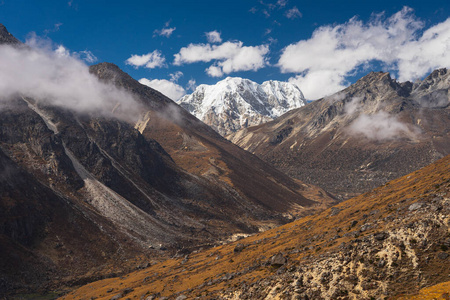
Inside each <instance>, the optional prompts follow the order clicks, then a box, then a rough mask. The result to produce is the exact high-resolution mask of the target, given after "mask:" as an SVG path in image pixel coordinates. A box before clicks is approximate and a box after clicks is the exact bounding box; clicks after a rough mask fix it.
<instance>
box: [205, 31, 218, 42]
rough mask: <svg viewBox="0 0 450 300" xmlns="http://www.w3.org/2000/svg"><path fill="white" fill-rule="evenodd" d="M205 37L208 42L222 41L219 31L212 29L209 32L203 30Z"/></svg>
mask: <svg viewBox="0 0 450 300" xmlns="http://www.w3.org/2000/svg"><path fill="white" fill-rule="evenodd" d="M205 35H206V39H207V40H208V43H211V44H213V43H222V38H221V37H220V32H218V31H216V30H214V31H210V32H205Z"/></svg>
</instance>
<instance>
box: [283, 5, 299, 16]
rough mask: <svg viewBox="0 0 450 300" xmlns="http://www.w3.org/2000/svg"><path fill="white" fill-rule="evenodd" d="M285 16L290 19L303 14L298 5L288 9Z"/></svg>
mask: <svg viewBox="0 0 450 300" xmlns="http://www.w3.org/2000/svg"><path fill="white" fill-rule="evenodd" d="M285 16H286V18H288V19H295V18H301V17H302V16H303V15H302V13H301V12H300V11H299V10H298V8H297V6H294V7H293V8H291V9H289V10H288V11H286V14H285Z"/></svg>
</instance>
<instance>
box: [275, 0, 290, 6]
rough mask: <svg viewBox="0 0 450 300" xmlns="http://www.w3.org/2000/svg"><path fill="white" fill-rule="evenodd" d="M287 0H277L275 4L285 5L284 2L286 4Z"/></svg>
mask: <svg viewBox="0 0 450 300" xmlns="http://www.w3.org/2000/svg"><path fill="white" fill-rule="evenodd" d="M287 2H288V1H287V0H278V1H277V5H278V6H279V7H285V6H286V4H287Z"/></svg>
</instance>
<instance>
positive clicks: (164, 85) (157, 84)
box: [139, 78, 186, 101]
mask: <svg viewBox="0 0 450 300" xmlns="http://www.w3.org/2000/svg"><path fill="white" fill-rule="evenodd" d="M139 82H140V83H141V84H144V85H146V86H149V87H151V88H153V89H155V90H157V91H159V92H161V93H163V94H164V95H166V96H167V97H169V98H170V99H172V100H174V101H176V100H178V99H180V98H181V97H183V96H184V95H185V94H186V91H185V90H184V88H183V87H182V86H180V85H178V84H176V83H174V82H172V81H169V80H166V79H153V80H149V79H147V78H141V79H139Z"/></svg>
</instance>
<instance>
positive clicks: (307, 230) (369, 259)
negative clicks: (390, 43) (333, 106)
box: [61, 156, 450, 299]
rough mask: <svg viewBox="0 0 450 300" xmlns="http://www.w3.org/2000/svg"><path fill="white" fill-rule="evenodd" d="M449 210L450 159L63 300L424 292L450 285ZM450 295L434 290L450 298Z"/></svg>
mask: <svg viewBox="0 0 450 300" xmlns="http://www.w3.org/2000/svg"><path fill="white" fill-rule="evenodd" d="M449 211H450V156H447V157H445V158H443V159H441V160H439V161H437V162H436V163H434V164H432V165H429V166H427V167H425V168H423V169H421V170H419V171H416V172H414V173H411V174H409V175H407V176H404V177H401V178H399V179H397V180H393V181H391V182H389V183H387V184H386V185H384V186H381V187H379V188H377V189H375V190H373V191H371V192H368V193H365V194H363V195H360V196H358V197H355V198H352V199H350V200H348V201H345V202H342V203H340V204H338V205H336V206H334V207H332V208H330V209H327V210H325V211H323V212H322V213H319V214H316V215H312V216H308V217H305V218H302V219H300V220H297V221H295V222H292V223H289V224H287V225H284V226H281V227H278V228H275V229H272V230H269V231H266V232H263V233H260V234H257V235H254V236H250V237H248V238H245V239H241V240H239V241H236V242H233V243H229V244H225V245H222V246H218V247H214V248H211V249H207V250H202V251H198V252H197V253H191V254H189V255H186V256H182V257H177V258H172V259H169V260H165V261H152V262H151V266H149V267H148V268H146V269H144V270H139V271H136V272H133V273H130V274H128V275H126V276H123V277H120V278H110V279H105V280H101V281H97V282H94V283H91V284H88V285H86V286H83V287H80V288H79V289H77V290H74V291H73V292H71V293H69V294H67V295H65V296H64V297H62V298H61V299H112V298H113V297H116V298H115V299H122V298H123V299H127V298H129V299H154V298H152V297H155V298H156V299H158V298H159V297H162V296H166V297H169V299H176V298H177V297H180V298H179V299H184V297H187V298H188V299H191V298H194V297H201V298H202V299H217V298H230V299H260V298H267V299H306V298H301V297H304V296H307V297H309V299H371V298H372V297H373V298H380V299H387V298H389V297H392V296H395V295H399V294H408V293H417V292H418V291H419V290H420V289H423V288H425V287H428V286H432V285H435V284H438V283H441V282H446V281H448V280H449V274H450V268H448V266H449V265H450V258H449V257H448V256H449V255H448V254H449V247H448V246H447V243H449V242H450V233H449V232H450V230H449V226H450V225H449V223H450V222H449V220H450V219H449ZM277 254H278V257H275V256H276V255H277ZM274 260H275V261H274ZM277 260H278V262H277ZM280 260H281V261H280ZM284 260H286V261H284ZM448 288H449V286H448V284H442V285H439V286H436V287H434V289H435V291H438V292H436V293H437V294H439V293H441V295H442V294H445V289H448ZM438 289H439V290H438ZM421 293H422V294H423V293H431V292H428V290H427V289H425V290H422V291H421ZM422 294H421V295H422ZM437 294H436V295H437ZM424 295H425V294H424ZM430 295H431V294H430ZM433 295H434V294H433ZM444 296H445V295H444ZM296 297H298V298H296ZM404 297H406V296H404ZM414 297H420V296H414ZM427 297H428V296H427ZM430 297H431V296H430ZM433 297H435V296H433ZM436 297H437V296H436ZM398 299H406V298H398ZM414 299H419V298H414ZM420 299H422V298H420ZM423 299H432V298H423Z"/></svg>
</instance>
